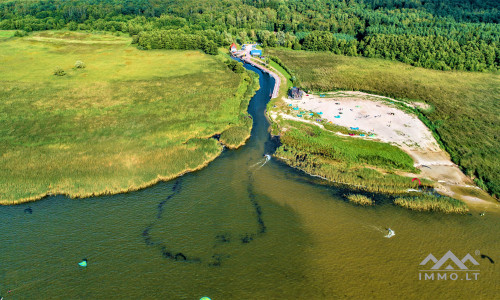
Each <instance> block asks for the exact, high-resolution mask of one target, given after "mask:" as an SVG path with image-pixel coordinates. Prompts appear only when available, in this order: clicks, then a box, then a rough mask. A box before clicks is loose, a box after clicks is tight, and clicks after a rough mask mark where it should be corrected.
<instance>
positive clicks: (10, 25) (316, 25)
mask: <svg viewBox="0 0 500 300" xmlns="http://www.w3.org/2000/svg"><path fill="white" fill-rule="evenodd" d="M497 2H498V1H495V0H485V1H478V0H452V1H443V0H425V1H424V0H412V1H404V0H390V1H387V0H385V1H380V0H367V1H328V0H301V1H274V0H273V1H255V0H206V1H202V2H196V5H195V3H194V2H192V1H159V2H158V1H155V2H154V3H153V2H151V1H149V0H134V1H127V2H125V3H124V2H123V1H118V0H105V1H97V0H72V1H63V0H51V1H48V2H47V1H45V0H34V1H4V2H1V3H0V29H11V30H24V31H26V32H31V31H40V30H51V29H63V28H67V29H69V30H93V31H109V32H116V34H118V33H119V32H123V33H127V34H130V35H131V36H134V35H138V34H139V33H140V32H150V31H155V30H160V31H169V30H175V31H176V32H177V34H178V35H184V34H186V35H196V36H204V37H205V38H206V39H207V40H208V41H211V42H213V44H212V43H209V42H205V43H204V45H202V46H200V45H201V44H196V45H189V46H187V45H182V43H181V42H180V41H176V42H175V43H174V44H173V45H172V44H168V45H165V44H164V41H163V40H162V38H161V34H160V35H159V34H153V37H152V38H153V39H155V40H156V41H148V42H146V41H145V42H144V43H145V44H144V45H140V46H139V47H141V48H140V49H157V48H156V47H155V46H158V44H160V45H164V46H168V47H170V48H168V49H200V50H202V51H204V52H205V53H210V54H216V51H215V48H216V47H214V45H216V46H218V47H226V46H228V45H229V44H230V43H231V42H234V41H238V42H247V41H252V42H260V43H262V45H263V47H285V48H290V49H294V50H300V49H307V50H316V51H331V52H333V53H336V54H344V55H350V56H357V55H364V56H368V57H380V58H385V59H390V60H399V61H402V62H404V63H408V64H412V65H415V66H422V67H425V68H433V69H440V70H448V69H457V70H470V71H483V70H496V69H498V68H499V67H500V50H499V45H500V24H499V23H500V12H499V10H498V3H497ZM189 40H190V38H189V37H188V41H189ZM150 47H151V48H150ZM183 47H184V48H183ZM186 47H188V48H186ZM195 47H196V48H195Z"/></svg>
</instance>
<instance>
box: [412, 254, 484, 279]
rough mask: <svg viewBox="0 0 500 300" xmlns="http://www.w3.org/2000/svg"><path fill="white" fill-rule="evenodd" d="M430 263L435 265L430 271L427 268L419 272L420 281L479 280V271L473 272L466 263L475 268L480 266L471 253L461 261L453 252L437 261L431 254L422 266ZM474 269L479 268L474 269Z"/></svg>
mask: <svg viewBox="0 0 500 300" xmlns="http://www.w3.org/2000/svg"><path fill="white" fill-rule="evenodd" d="M476 252H479V251H476ZM429 261H432V262H433V263H434V265H433V266H432V267H431V268H430V269H428V267H425V268H426V270H419V274H418V279H419V280H478V278H479V270H471V269H469V268H468V267H467V266H466V265H465V263H468V264H469V265H473V266H478V265H479V263H478V262H477V261H476V260H475V259H474V258H473V257H472V256H471V255H470V254H469V253H467V255H465V256H464V258H462V259H461V260H460V259H458V257H457V256H456V255H455V254H453V252H451V250H450V251H448V252H446V254H445V255H443V257H441V259H440V260H437V259H436V258H435V257H434V255H432V253H431V254H429V255H428V256H427V257H426V258H425V259H424V260H423V261H422V262H421V263H420V265H421V266H426V265H427V264H428V263H429ZM473 269H477V268H476V267H473Z"/></svg>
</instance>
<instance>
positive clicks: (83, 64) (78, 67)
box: [75, 60, 85, 69]
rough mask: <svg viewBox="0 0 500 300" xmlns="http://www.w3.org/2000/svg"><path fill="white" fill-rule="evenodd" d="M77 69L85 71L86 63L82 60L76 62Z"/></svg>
mask: <svg viewBox="0 0 500 300" xmlns="http://www.w3.org/2000/svg"><path fill="white" fill-rule="evenodd" d="M75 69H85V63H84V62H83V61H81V60H77V61H76V62H75Z"/></svg>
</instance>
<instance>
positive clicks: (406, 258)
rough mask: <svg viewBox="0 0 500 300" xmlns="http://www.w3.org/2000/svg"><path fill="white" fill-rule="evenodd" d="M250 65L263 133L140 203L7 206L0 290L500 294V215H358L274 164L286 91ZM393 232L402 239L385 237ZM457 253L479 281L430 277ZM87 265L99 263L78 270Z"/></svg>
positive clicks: (388, 208)
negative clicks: (271, 112) (272, 99)
mask: <svg viewBox="0 0 500 300" xmlns="http://www.w3.org/2000/svg"><path fill="white" fill-rule="evenodd" d="M246 67H247V68H248V69H250V70H252V71H255V72H257V73H258V74H259V75H260V84H261V89H260V90H259V91H258V92H257V94H256V95H255V96H254V98H253V99H252V100H251V101H250V106H249V109H248V110H249V113H250V114H251V115H252V117H253V120H254V126H253V128H252V136H251V138H250V139H249V140H248V142H247V144H246V145H245V146H243V147H242V148H240V149H237V150H230V151H224V152H223V153H222V154H221V156H220V157H219V158H217V159H216V160H215V161H213V162H212V163H211V164H210V165H209V166H208V167H207V168H205V169H202V170H200V171H197V172H194V173H190V174H187V175H185V176H182V177H181V178H178V179H176V180H172V181H169V182H162V183H159V184H156V185H154V186H152V187H149V188H146V189H144V190H140V191H135V192H131V193H126V194H119V195H113V196H102V197H95V198H87V199H68V198H66V197H64V196H51V197H48V198H46V199H44V200H42V201H37V202H34V203H29V204H22V205H17V206H4V207H0V217H1V219H2V220H4V222H1V223H0V241H2V246H3V247H2V251H1V252H0V262H1V266H2V268H1V269H0V295H1V296H4V297H5V299H9V298H10V297H12V298H13V299H27V298H32V299H67V298H75V299H80V298H96V299H116V298H124V297H128V298H150V299H156V298H157V299H200V298H201V297H202V296H208V297H210V298H212V299H241V298H250V299H283V298H295V299H338V298H384V299H393V298H405V299H417V298H419V299H422V298H436V297H437V296H439V297H443V295H447V297H449V298H457V299H466V298H467V299H470V298H478V297H483V298H490V299H493V298H495V296H496V295H497V291H498V290H497V289H498V287H497V283H496V279H497V278H498V270H496V269H495V264H494V263H491V262H490V261H488V260H485V259H482V258H481V257H480V254H484V255H488V256H489V257H491V258H492V259H493V260H494V261H498V259H499V257H500V253H499V250H498V249H500V241H499V240H498V239H497V238H496V237H498V236H499V235H500V232H499V230H500V226H499V225H500V221H499V220H500V219H499V215H498V214H496V213H491V214H490V213H487V214H486V215H485V216H479V213H477V212H473V213H472V215H467V216H456V215H444V214H434V213H416V212H412V211H407V210H405V209H402V208H398V207H395V206H393V205H391V204H389V203H386V204H384V203H385V202H383V201H381V202H382V203H383V205H377V206H375V207H370V208H364V207H357V206H354V205H352V204H350V203H347V202H345V201H344V200H342V194H343V193H345V192H346V191H344V190H341V189H339V188H336V187H332V186H330V185H328V184H318V183H322V181H321V180H320V179H317V178H312V177H309V176H307V175H305V174H303V173H302V172H299V171H296V170H294V169H291V168H289V167H287V166H285V165H284V164H282V163H280V162H277V161H275V160H273V159H271V160H268V159H267V158H266V157H265V154H270V153H272V152H273V149H274V147H275V146H276V144H275V142H273V141H272V140H271V138H270V135H269V132H268V127H269V123H268V121H267V119H266V117H265V115H264V111H265V107H266V104H267V102H268V101H269V91H270V90H271V89H272V86H273V82H272V80H271V79H270V78H269V77H268V75H266V74H262V73H261V72H260V71H258V70H256V69H254V68H252V67H249V66H246ZM28 207H29V208H31V213H30V211H25V210H26V209H27V208H28ZM387 227H390V228H392V229H393V230H395V232H396V236H395V237H393V238H391V239H387V238H385V237H384V235H385V234H386V228H387ZM448 250H451V251H452V252H453V253H455V254H456V255H457V256H458V257H459V259H462V257H464V256H465V255H466V254H467V253H470V254H471V255H472V256H473V257H474V258H476V259H477V261H478V263H479V264H480V265H479V266H477V268H478V269H479V270H480V273H481V274H480V276H479V278H478V280H473V281H466V282H463V283H464V284H461V285H459V284H457V283H456V282H454V281H452V280H446V281H443V280H441V281H439V282H437V281H431V280H419V270H420V269H421V266H420V265H419V264H420V262H421V261H422V260H423V259H424V258H425V257H426V256H428V255H429V253H432V254H433V255H434V256H435V257H436V258H438V259H439V258H440V257H442V256H443V255H444V254H445V253H446V252H447V251H448ZM476 250H477V251H479V252H477V253H476ZM478 253H479V254H478ZM82 258H87V259H88V266H87V267H86V268H81V267H79V266H78V265H77V263H78V262H79V261H80V260H81V259H82ZM428 267H430V266H428ZM9 290H10V291H11V292H10V293H8V291H9Z"/></svg>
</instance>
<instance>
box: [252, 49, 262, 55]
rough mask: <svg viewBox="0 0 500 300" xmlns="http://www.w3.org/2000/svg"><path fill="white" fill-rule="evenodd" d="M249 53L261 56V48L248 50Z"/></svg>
mask: <svg viewBox="0 0 500 300" xmlns="http://www.w3.org/2000/svg"><path fill="white" fill-rule="evenodd" d="M250 55H258V56H261V55H262V50H252V51H250Z"/></svg>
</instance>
